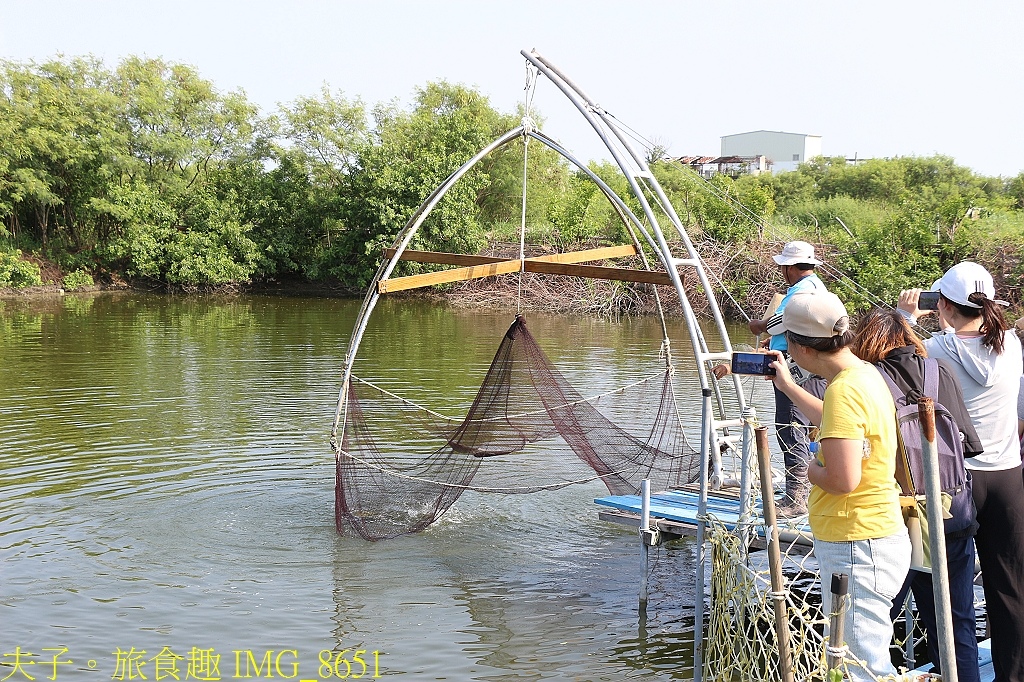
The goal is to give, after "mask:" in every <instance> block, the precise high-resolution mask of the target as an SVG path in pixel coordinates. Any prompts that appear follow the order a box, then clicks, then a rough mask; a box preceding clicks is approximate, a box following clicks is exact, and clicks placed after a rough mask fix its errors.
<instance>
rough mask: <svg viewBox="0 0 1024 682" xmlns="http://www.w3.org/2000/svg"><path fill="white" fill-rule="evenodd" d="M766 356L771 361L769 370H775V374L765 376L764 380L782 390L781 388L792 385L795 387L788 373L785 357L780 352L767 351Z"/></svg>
mask: <svg viewBox="0 0 1024 682" xmlns="http://www.w3.org/2000/svg"><path fill="white" fill-rule="evenodd" d="M767 354H768V355H770V356H771V357H772V358H773V359H772V361H771V365H770V366H771V368H772V369H774V370H775V374H774V375H772V376H766V377H765V379H769V380H771V381H774V382H775V385H776V386H778V387H779V390H782V387H783V386H786V385H789V384H792V385H793V386H796V382H795V381H793V375H792V374H790V372H789V362H787V361H786V357H785V356H784V355H783V354H782V351H780V350H769V351H767Z"/></svg>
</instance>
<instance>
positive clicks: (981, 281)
mask: <svg viewBox="0 0 1024 682" xmlns="http://www.w3.org/2000/svg"><path fill="white" fill-rule="evenodd" d="M932 291H938V292H939V293H941V294H942V295H943V296H945V297H946V298H948V299H949V300H950V301H952V302H953V303H956V304H958V305H962V306H967V307H968V308H981V305H979V304H977V303H972V302H971V301H969V300H968V297H969V296H970V295H971V294H974V293H980V294H982V295H984V296H985V298H987V299H988V300H990V301H992V302H993V303H996V304H998V305H1001V306H1008V305H1010V304H1009V303H1007V302H1006V301H1001V300H999V299H997V298H996V287H995V285H994V284H993V283H992V275H990V274H989V272H988V270H986V269H985V268H983V267H982V266H980V265H978V264H977V263H972V262H970V261H964V262H962V263H957V264H956V265H954V266H953V267H951V268H950V269H949V270H946V274H944V275H943V276H942V277H941V278H939V280H938V281H936V282H935V284H933V285H932Z"/></svg>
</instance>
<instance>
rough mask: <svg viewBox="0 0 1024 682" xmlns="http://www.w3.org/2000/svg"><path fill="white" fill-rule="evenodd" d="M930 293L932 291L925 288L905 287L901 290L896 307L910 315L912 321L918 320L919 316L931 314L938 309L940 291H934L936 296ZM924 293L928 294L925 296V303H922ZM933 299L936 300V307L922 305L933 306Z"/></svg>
mask: <svg viewBox="0 0 1024 682" xmlns="http://www.w3.org/2000/svg"><path fill="white" fill-rule="evenodd" d="M930 293H932V292H928V291H924V290H923V289H904V290H903V291H901V292H900V299H899V302H898V303H897V304H896V307H897V308H899V309H900V310H902V311H904V312H906V313H907V314H908V315H910V317H911V321H914V320H917V318H919V317H922V316H924V315H929V314H931V313H934V312H935V311H936V310H938V292H934V293H935V296H934V297H930V296H927V294H930ZM922 294H926V295H925V296H924V303H922V296H921V295H922ZM932 300H934V305H935V307H934V308H931V307H922V305H924V306H931V305H932V303H931V301H932Z"/></svg>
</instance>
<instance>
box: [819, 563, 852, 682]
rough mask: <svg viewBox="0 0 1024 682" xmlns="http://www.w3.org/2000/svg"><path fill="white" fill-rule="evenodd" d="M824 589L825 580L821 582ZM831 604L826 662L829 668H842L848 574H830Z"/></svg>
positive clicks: (844, 655)
mask: <svg viewBox="0 0 1024 682" xmlns="http://www.w3.org/2000/svg"><path fill="white" fill-rule="evenodd" d="M821 586H822V590H823V591H824V589H825V581H824V580H822V583H821ZM831 591H832V605H831V607H830V609H831V610H830V612H829V616H828V650H827V652H826V653H827V656H826V659H825V660H826V662H827V663H828V669H829V670H837V669H838V670H842V665H843V660H844V659H845V658H846V649H845V648H844V645H843V640H844V639H845V638H846V632H845V623H844V621H845V619H846V593H847V592H849V591H850V576H848V575H846V574H845V573H833V574H832V590H831Z"/></svg>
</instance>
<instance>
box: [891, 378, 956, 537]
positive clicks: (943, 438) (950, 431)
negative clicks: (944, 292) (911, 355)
mask: <svg viewBox="0 0 1024 682" xmlns="http://www.w3.org/2000/svg"><path fill="white" fill-rule="evenodd" d="M878 371H879V373H881V375H882V378H883V379H885V383H886V384H887V385H888V386H889V392H890V393H892V399H893V402H895V403H896V423H897V424H898V425H899V428H898V429H897V440H898V452H897V453H896V482H897V483H899V485H900V494H901V495H904V496H908V497H915V498H918V499H923V497H924V495H925V481H924V459H923V458H924V451H923V449H922V447H921V421H920V418H919V416H918V411H917V401H913V402H910V403H909V404H908V400H907V395H906V393H904V392H903V391H902V390H900V388H899V386H897V385H896V382H894V381H893V380H892V377H890V376H889V374H888V373H887V372H886V371H885V370H884V369H881V368H879V370H878ZM924 395H926V396H928V397H929V398H931V399H932V401H934V404H935V445H936V448H937V449H938V451H939V487H940V488H941V490H942V492H944V493H946V494H948V495H949V496H950V497H951V498H952V502H951V504H950V509H949V513H950V517H951V518H947V519H946V520H945V522H944V526H945V532H946V533H947V534H949V533H956V532H958V531H964V530H967V529H968V528H971V527H972V526H973V525H974V517H975V512H974V500H973V498H972V495H971V473H970V472H969V471H968V470H967V469H965V468H964V444H963V436H962V434H961V433H960V428H959V427H958V426H957V424H956V420H955V419H953V416H952V415H951V414H950V413H949V410H947V409H946V408H945V407H944V406H943V405H942V404H941V403H940V402H939V362H938V360H935V359H934V358H924Z"/></svg>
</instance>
